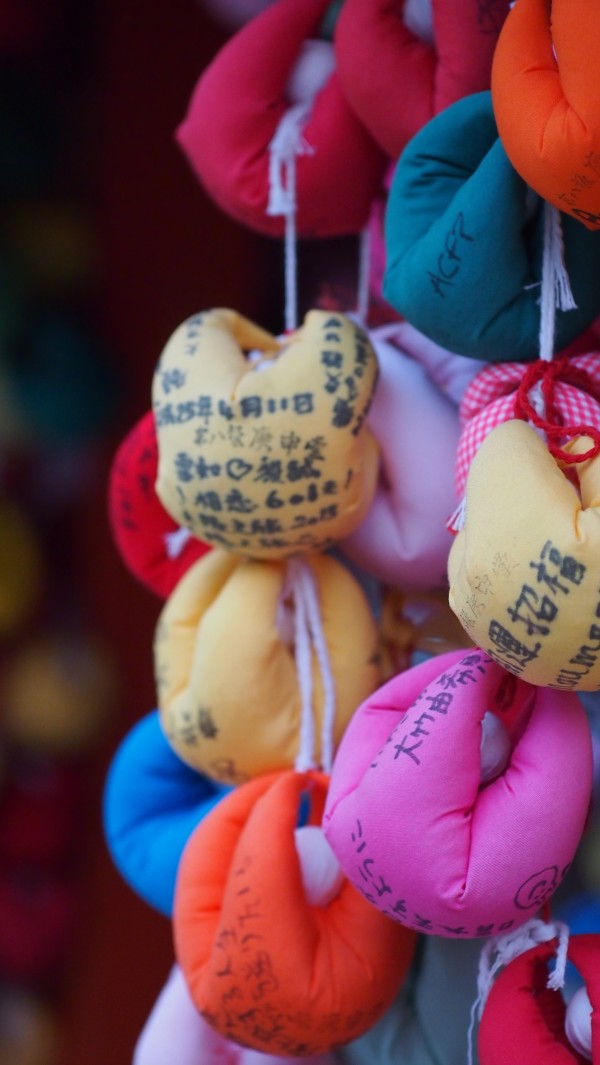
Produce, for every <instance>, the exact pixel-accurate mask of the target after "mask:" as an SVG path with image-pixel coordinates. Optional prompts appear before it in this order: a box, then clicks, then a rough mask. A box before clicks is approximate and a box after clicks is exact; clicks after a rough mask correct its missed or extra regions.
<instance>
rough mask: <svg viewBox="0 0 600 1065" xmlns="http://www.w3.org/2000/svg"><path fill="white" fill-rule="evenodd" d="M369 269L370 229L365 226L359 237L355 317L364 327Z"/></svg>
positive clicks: (367, 312) (366, 315) (367, 309)
mask: <svg viewBox="0 0 600 1065" xmlns="http://www.w3.org/2000/svg"><path fill="white" fill-rule="evenodd" d="M370 271H371V231H370V229H369V226H368V225H367V226H365V228H364V229H363V231H362V233H361V234H360V238H359V247H358V284H357V291H356V318H357V320H358V323H359V325H362V326H364V327H366V325H367V320H368V317H369V274H370Z"/></svg>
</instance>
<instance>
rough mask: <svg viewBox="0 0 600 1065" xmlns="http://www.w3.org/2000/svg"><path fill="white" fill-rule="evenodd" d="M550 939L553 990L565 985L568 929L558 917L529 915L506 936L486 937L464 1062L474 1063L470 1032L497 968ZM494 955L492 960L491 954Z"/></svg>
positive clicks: (480, 961) (473, 1029)
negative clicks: (552, 944)
mask: <svg viewBox="0 0 600 1065" xmlns="http://www.w3.org/2000/svg"><path fill="white" fill-rule="evenodd" d="M551 939H558V947H557V949H556V961H555V963H554V969H553V971H552V972H551V974H550V976H549V977H548V982H547V984H546V986H547V987H549V988H551V989H552V990H553V991H557V990H559V989H560V988H561V987H564V985H565V968H566V964H567V950H568V946H569V929H568V926H567V925H565V924H563V923H562V922H561V921H551V922H547V921H541V920H540V919H539V918H537V917H532V919H531V920H530V921H526V922H525V924H523V925H521V926H520V927H519V928H517V929H516V930H515V931H514V932H509V933H508V934H507V935H505V936H494V937H493V938H492V939H489V940H488V941H487V943H486V944H485V946H484V947H483V950H482V951H481V956H480V959H479V972H478V975H477V998H476V999H475V1001H474V1003H473V1005H472V1007H471V1020H470V1023H469V1031H468V1033H467V1065H473V1033H474V1031H475V1024H476V1022H477V1021H478V1020H481V1016H482V1014H483V1009H484V1006H485V1004H486V1002H487V1000H488V996H489V993H490V991H491V990H492V986H493V984H494V980H495V979H496V976H497V975H498V972H499V970H500V969H502V968H503V967H504V966H506V965H508V964H509V963H510V962H511V961H513V960H514V959H515V958H518V957H519V955H520V954H524V953H525V951H526V950H530V948H531V947H535V946H537V945H538V944H539V943H548V942H549V941H550V940H551ZM494 954H495V955H496V957H495V959H494V961H493V962H492V960H491V959H492V956H493V955H494Z"/></svg>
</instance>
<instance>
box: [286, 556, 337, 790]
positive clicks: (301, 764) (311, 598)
mask: <svg viewBox="0 0 600 1065" xmlns="http://www.w3.org/2000/svg"><path fill="white" fill-rule="evenodd" d="M286 583H287V586H288V588H289V591H290V592H291V594H292V597H293V599H294V640H295V656H296V672H297V674H298V684H299V687H300V706H301V708H300V743H299V749H298V757H297V758H296V762H295V768H296V769H297V770H298V772H303V771H305V770H306V769H314V768H315V766H316V761H315V751H314V746H315V733H314V713H313V698H312V697H313V683H312V648H314V652H315V655H316V658H317V662H318V665H319V672H320V674H321V684H322V687H323V711H322V725H321V757H320V765H321V768H322V769H323V770H324V771H325V772H326V773H329V772H331V766H332V763H333V731H334V722H335V685H334V681H333V673H332V670H331V663H330V660H329V651H328V649H327V643H326V641H325V634H324V631H323V622H322V618H321V608H320V604H319V597H318V592H317V587H316V584H315V580H314V577H313V573H312V570H311V568H310V566H309V565H308V563H307V562H306V561H305V560H304V559H302V558H291V559H288V563H287V580H286Z"/></svg>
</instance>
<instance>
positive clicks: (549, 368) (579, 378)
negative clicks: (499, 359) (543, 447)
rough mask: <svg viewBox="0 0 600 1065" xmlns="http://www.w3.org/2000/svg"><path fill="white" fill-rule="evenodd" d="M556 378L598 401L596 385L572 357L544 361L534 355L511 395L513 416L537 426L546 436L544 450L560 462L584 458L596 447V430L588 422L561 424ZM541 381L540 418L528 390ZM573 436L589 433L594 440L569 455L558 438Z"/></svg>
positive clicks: (599, 434) (598, 444)
mask: <svg viewBox="0 0 600 1065" xmlns="http://www.w3.org/2000/svg"><path fill="white" fill-rule="evenodd" d="M557 381H561V382H562V383H563V384H569V385H574V386H575V387H576V388H580V389H581V390H582V391H584V392H587V393H588V395H590V396H592V398H593V399H595V400H596V401H597V402H598V403H599V404H600V387H599V386H598V385H596V383H595V381H593V380H592V378H591V377H590V376H589V374H588V373H587V371H586V370H583V369H581V367H579V366H575V365H574V364H573V363H572V361H571V360H570V359H569V358H567V357H566V356H563V357H562V358H560V359H552V360H551V361H549V362H548V361H546V360H544V359H538V360H537V361H536V362H532V363H530V364H529V366H528V367H527V369H526V371H525V373H524V374H523V378H522V380H521V383H520V384H519V387H518V389H517V392H516V395H515V417H516V418H522V419H523V420H524V421H528V422H531V423H532V424H533V425H535V426H536V427H537V428H538V429H541V430H542V431H543V432H544V433H545V434H546V437H547V439H548V450H549V452H550V454H551V455H553V456H554V458H556V459H559V460H560V461H561V462H565V463H574V462H585V461H586V459H591V458H593V457H594V455H597V454H598V452H599V451H600V430H598V429H596V428H595V427H594V426H592V425H583V424H580V425H563V418H562V415H561V413H560V410H559V409H558V407H557V404H556V399H555V385H556V382H557ZM538 382H541V391H542V396H543V399H544V405H545V409H546V417H545V418H542V417H541V416H540V415H539V414H538V413H537V411H536V410H535V407H534V406H533V404H532V402H531V400H530V398H529V392H530V390H531V389H532V388H533V386H534V385H536V384H538ZM576 436H589V437H591V439H592V440H593V441H594V444H593V446H592V447H591V448H589V449H588V451H584V452H583V453H582V454H581V455H570V454H569V452H567V451H564V450H563V448H562V447H560V446H559V444H558V441H559V440H561V439H564V438H565V437H566V438H568V439H571V440H572V439H573V438H574V437H576Z"/></svg>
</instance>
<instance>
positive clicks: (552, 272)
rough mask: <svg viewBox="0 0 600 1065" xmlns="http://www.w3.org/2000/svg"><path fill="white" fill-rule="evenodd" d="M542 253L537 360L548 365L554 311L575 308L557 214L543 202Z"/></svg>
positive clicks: (553, 326) (550, 356)
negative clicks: (538, 352)
mask: <svg viewBox="0 0 600 1065" xmlns="http://www.w3.org/2000/svg"><path fill="white" fill-rule="evenodd" d="M543 209H544V254H543V257H542V294H541V301H540V303H541V317H540V359H544V361H546V362H549V361H550V359H551V358H552V355H553V352H554V331H555V321H556V308H557V307H558V309H559V310H561V311H573V310H575V309H576V308H577V304H576V303H575V299H574V297H573V293H572V291H571V284H570V282H569V275H568V274H567V270H566V267H565V261H564V248H563V239H562V225H561V221H560V212H559V211H558V210H557V209H556V207H553V206H552V204H550V203H547V202H545V203H544V208H543Z"/></svg>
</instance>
